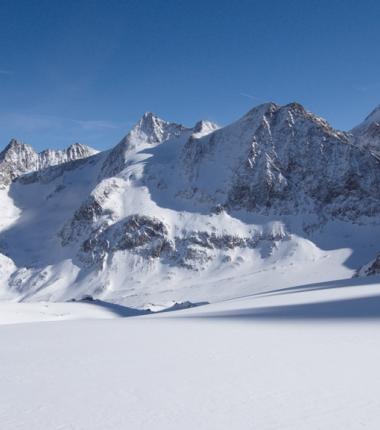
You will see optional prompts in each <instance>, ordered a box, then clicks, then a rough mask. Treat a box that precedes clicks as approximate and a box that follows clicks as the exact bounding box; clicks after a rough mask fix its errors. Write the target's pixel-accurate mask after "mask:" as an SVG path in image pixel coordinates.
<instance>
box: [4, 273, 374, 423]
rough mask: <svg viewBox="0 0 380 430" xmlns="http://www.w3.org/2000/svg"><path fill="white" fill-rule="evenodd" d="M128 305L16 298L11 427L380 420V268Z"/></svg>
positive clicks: (8, 343) (8, 338) (8, 388)
mask: <svg viewBox="0 0 380 430" xmlns="http://www.w3.org/2000/svg"><path fill="white" fill-rule="evenodd" d="M8 306H9V312H7V310H6V309H7V307H8ZM16 312H18V313H19V314H18V315H19V317H18V316H17V314H16ZM126 312H127V313H124V315H127V314H128V310H126ZM48 314H49V315H48ZM121 315H123V311H122V310H121V308H112V307H109V305H107V304H106V303H98V302H95V303H92V304H91V303H66V304H56V303H50V304H46V303H45V304H44V303H40V304H37V303H16V304H15V303H13V304H9V303H8V304H2V305H1V320H0V322H2V323H3V324H8V325H2V326H0V357H1V358H0V367H1V371H0V399H1V400H0V428H1V429H6V430H7V429H18V430H37V429H38V430H41V429H49V430H66V429H67V430H69V429H70V430H84V429H91V430H111V429H112V430H119V429H124V428H133V429H148V428H155V429H178V428H181V429H194V428H198V429H207V430H209V429H231V428H236V429H247V428H251V429H260V430H274V429H281V430H304V429H308V430H317V429H334V430H350V429H352V430H357V429H359V428H363V429H371V430H372V429H373V430H377V429H378V428H379V424H380V373H379V372H378V363H379V360H380V348H379V340H380V325H379V318H380V278H379V277H371V278H366V279H363V278H356V279H352V280H349V281H338V282H335V283H320V284H315V285H309V286H302V287H293V288H289V289H287V290H282V291H275V290H273V291H271V292H268V293H265V294H258V295H253V296H250V297H244V298H240V299H235V300H229V301H224V302H221V303H217V304H211V305H206V306H200V307H196V308H191V309H187V310H181V311H176V312H170V313H160V314H153V315H146V316H138V317H133V318H119V317H120V316H121ZM50 318H51V319H61V320H62V319H68V318H71V319H79V318H85V319H82V320H76V321H62V322H44V323H29V324H9V323H10V322H16V320H17V319H18V322H26V321H27V320H30V321H32V320H34V321H36V320H37V319H39V320H40V321H42V320H46V319H50ZM97 318H107V319H102V320H99V319H97Z"/></svg>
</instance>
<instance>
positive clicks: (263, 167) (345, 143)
mask: <svg viewBox="0 0 380 430" xmlns="http://www.w3.org/2000/svg"><path fill="white" fill-rule="evenodd" d="M369 118H370V121H369V123H371V124H372V123H374V122H376V118H377V116H376V111H375V113H373V114H371V115H370V117H369ZM371 118H372V119H371ZM367 120H368V118H367ZM367 120H366V121H367ZM366 121H365V123H366ZM360 127H362V126H359V128H360ZM357 129H358V128H356V129H354V130H357ZM355 136H359V134H356V132H355V131H353V132H352V133H344V132H340V131H337V130H335V129H333V128H332V127H331V126H330V125H329V124H328V123H327V122H326V121H325V120H323V119H321V118H319V117H317V116H316V115H314V114H312V113H310V112H308V111H306V110H305V109H304V108H303V107H302V106H301V105H299V104H297V103H291V104H289V105H286V106H279V105H276V104H274V103H267V104H264V105H260V106H258V107H256V108H254V109H252V110H251V111H249V112H248V113H247V114H246V115H244V116H243V117H242V118H241V119H239V120H237V121H236V122H234V123H232V124H230V125H228V126H226V127H223V128H219V127H218V126H217V125H215V124H213V123H211V122H208V121H200V122H198V123H197V124H196V125H195V126H194V127H184V126H182V125H179V124H175V123H169V122H166V121H164V120H162V119H160V118H158V117H157V116H156V115H154V114H152V113H146V114H144V116H143V117H142V118H141V119H140V121H138V123H137V124H136V125H135V126H134V127H133V128H132V130H131V131H130V132H129V133H128V134H127V135H126V136H125V137H124V138H123V139H122V140H121V142H120V143H119V144H118V145H116V146H115V147H114V148H113V149H111V150H109V151H105V152H102V153H98V154H95V153H94V151H93V150H91V149H89V148H87V147H82V146H80V147H78V146H75V147H74V148H73V147H70V148H69V149H68V150H67V151H66V152H63V153H61V152H60V153H57V152H54V151H45V152H44V153H41V154H36V153H35V152H34V151H33V150H32V148H30V147H28V146H27V145H23V144H19V143H18V142H13V143H11V145H9V146H8V147H7V148H6V149H5V150H4V151H3V153H2V154H1V157H2V158H1V160H2V162H1V163H2V164H0V171H2V172H5V173H3V178H5V179H3V184H4V185H3V189H2V190H1V191H0V204H1V207H2V208H3V211H2V213H1V215H0V253H1V254H0V287H1V296H2V297H4V298H8V299H9V298H12V299H16V300H42V299H43V300H69V299H79V298H81V297H84V296H88V295H91V296H94V297H98V298H102V299H107V300H111V301H114V302H119V303H124V304H126V305H129V306H133V307H140V308H144V307H152V305H154V306H158V305H162V306H165V305H166V304H169V303H173V301H177V302H179V301H185V300H190V301H218V300H222V299H228V298H232V297H236V296H239V295H243V294H250V293H252V292H255V291H263V290H266V289H269V288H274V287H278V288H284V287H288V286H291V285H296V284H303V283H311V282H318V281H328V280H335V279H341V278H347V277H351V276H353V275H354V274H355V273H357V270H358V269H360V267H361V266H363V265H364V264H367V263H368V262H369V261H371V260H373V259H374V258H376V255H377V253H378V251H379V249H378V244H377V234H378V233H379V232H380V223H379V221H380V218H379V215H380V198H379V196H380V193H379V191H380V161H379V159H378V157H377V155H376V154H375V152H374V150H373V148H372V147H371V148H370V147H369V146H366V145H363V144H362V143H361V141H359V138H356V137H355ZM368 139H369V140H371V139H370V138H369V137H368ZM371 142H372V140H371ZM12 145H13V147H12ZM373 145H375V141H373ZM79 159H80V160H79Z"/></svg>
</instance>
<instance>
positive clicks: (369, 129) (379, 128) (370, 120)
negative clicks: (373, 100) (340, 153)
mask: <svg viewBox="0 0 380 430" xmlns="http://www.w3.org/2000/svg"><path fill="white" fill-rule="evenodd" d="M351 135H352V137H351V141H352V143H353V144H354V145H356V146H358V147H359V148H362V149H366V150H369V151H371V152H372V153H373V154H375V155H376V156H378V157H379V156H380V105H379V106H377V107H376V108H375V109H374V110H373V111H372V112H371V113H370V114H369V115H368V116H367V117H366V118H365V120H364V121H363V122H362V123H361V124H359V125H358V126H356V127H355V128H353V129H352V130H351Z"/></svg>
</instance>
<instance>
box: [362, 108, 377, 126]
mask: <svg viewBox="0 0 380 430" xmlns="http://www.w3.org/2000/svg"><path fill="white" fill-rule="evenodd" d="M364 122H380V105H378V106H377V107H375V109H374V110H373V111H372V112H371V113H370V114H369V115H368V116H367V117H366V119H365V120H364Z"/></svg>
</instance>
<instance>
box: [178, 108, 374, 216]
mask: <svg viewBox="0 0 380 430" xmlns="http://www.w3.org/2000/svg"><path fill="white" fill-rule="evenodd" d="M182 163H183V166H184V171H185V172H186V173H187V178H188V184H189V185H188V191H189V190H197V192H196V193H195V198H197V195H196V194H198V196H202V199H204V198H205V195H206V196H208V198H209V200H210V202H213V204H214V206H215V205H222V206H224V207H226V208H235V209H241V208H243V209H247V210H249V211H254V212H260V213H264V214H268V213H276V214H280V215H286V214H295V213H300V212H308V213H311V212H313V213H321V212H323V214H324V215H327V216H334V217H337V218H340V219H345V220H350V221H352V220H355V219H358V218H359V217H361V216H374V215H378V214H379V213H380V162H379V160H378V159H377V158H376V157H374V156H373V155H372V154H371V153H370V152H369V151H363V150H361V149H360V148H358V147H357V146H356V145H354V144H352V142H351V141H350V138H349V135H348V134H345V133H341V132H338V131H336V130H334V129H332V128H331V127H330V126H329V125H328V124H327V123H326V122H325V121H324V120H322V119H320V118H318V117H316V116H315V115H313V114H311V113H309V112H306V111H305V110H304V109H303V108H302V107H301V106H300V105H298V104H290V105H287V106H284V107H279V106H277V105H274V104H268V105H263V106H259V107H258V108H255V109H253V110H252V111H250V112H249V113H248V114H247V115H246V116H245V117H243V118H242V119H241V120H239V121H238V122H236V123H234V124H232V125H230V126H227V127H225V128H223V129H220V130H217V131H215V132H213V133H211V134H209V135H207V136H205V137H203V138H201V139H191V140H189V141H188V143H187V144H186V145H185V147H184V151H183V157H182ZM218 164H220V169H221V170H220V171H217V170H216V169H217V167H216V166H218ZM211 168H213V169H214V170H215V171H216V175H218V178H220V180H219V181H218V182H219V184H220V185H219V184H218V186H219V188H214V189H210V187H208V188H207V189H205V186H204V185H205V184H204V180H203V178H205V177H206V172H207V170H210V169H211ZM222 187H223V188H222ZM193 194H194V193H193ZM182 195H183V196H186V192H183V193H182ZM187 195H190V196H191V197H192V195H191V193H189V192H188V193H187ZM216 196H218V197H217V199H216Z"/></svg>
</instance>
